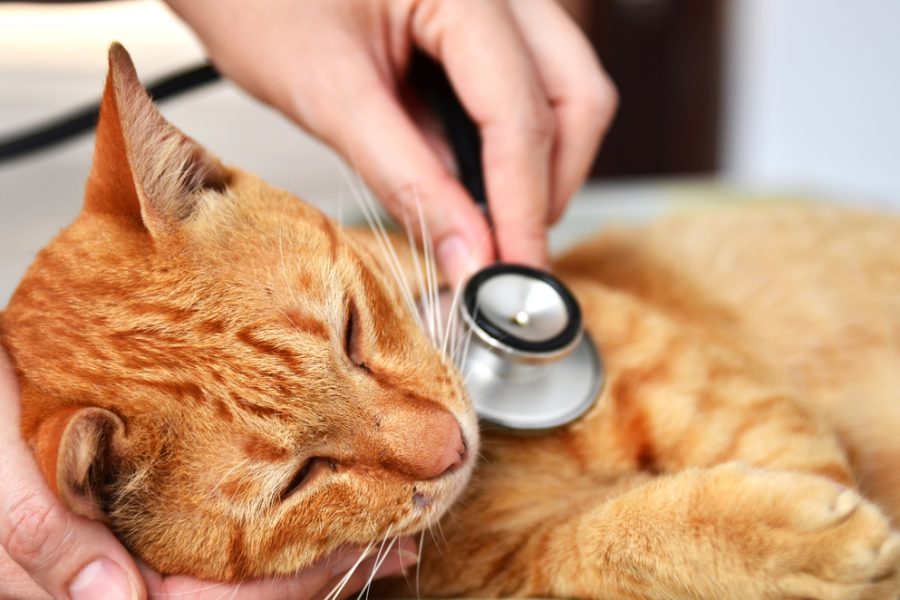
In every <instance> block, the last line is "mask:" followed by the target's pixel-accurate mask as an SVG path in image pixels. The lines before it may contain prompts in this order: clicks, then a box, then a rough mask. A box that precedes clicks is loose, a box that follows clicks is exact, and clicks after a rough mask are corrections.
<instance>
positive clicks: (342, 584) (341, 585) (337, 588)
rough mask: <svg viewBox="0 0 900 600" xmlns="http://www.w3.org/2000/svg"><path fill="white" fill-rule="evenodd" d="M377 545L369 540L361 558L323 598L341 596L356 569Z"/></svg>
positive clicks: (330, 599)
mask: <svg viewBox="0 0 900 600" xmlns="http://www.w3.org/2000/svg"><path fill="white" fill-rule="evenodd" d="M374 545H375V542H374V541H372V542H369V544H368V546H366V548H365V550H363V551H362V553H361V554H360V555H359V558H358V559H356V562H355V563H353V566H352V567H350V569H349V570H348V571H347V572H346V573H345V574H344V576H343V577H342V578H341V579H340V581H338V582H337V585H335V586H334V587H333V588H332V589H331V591H330V592H328V593H327V594H326V595H325V597H324V598H323V600H335V599H336V598H338V597H340V595H341V592H343V591H344V588H345V587H347V583H349V581H350V579H351V578H352V577H353V574H354V573H356V569H358V568H359V565H361V564H362V563H363V561H365V560H366V559H367V558H368V557H369V552H370V551H371V550H372V547H373V546H374Z"/></svg>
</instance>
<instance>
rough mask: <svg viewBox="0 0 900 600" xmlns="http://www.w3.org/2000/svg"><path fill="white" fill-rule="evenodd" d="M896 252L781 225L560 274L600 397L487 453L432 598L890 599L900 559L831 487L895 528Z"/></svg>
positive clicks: (572, 265)
mask: <svg viewBox="0 0 900 600" xmlns="http://www.w3.org/2000/svg"><path fill="white" fill-rule="evenodd" d="M897 240H900V220H898V219H897V218H891V217H885V216H875V215H863V214H857V213H854V212H851V211H846V210H841V209H834V208H826V207H808V206H807V207H804V206H794V207H780V208H776V207H771V206H770V207H765V208H744V209H727V210H726V209H721V210H713V211H706V212H705V213H697V214H691V215H685V216H682V217H678V218H673V219H668V220H666V221H664V222H661V223H658V224H656V225H651V226H648V227H643V228H640V229H634V230H627V231H613V232H607V233H605V234H601V235H600V236H598V237H597V239H596V240H595V241H593V242H589V243H587V244H584V245H582V246H580V247H578V248H577V249H575V250H574V251H573V252H571V253H570V254H568V255H567V256H565V257H563V258H562V259H561V260H559V261H558V262H557V263H556V265H555V272H556V273H557V275H558V276H560V277H561V278H562V279H564V280H565V281H566V282H567V283H568V284H569V285H570V286H571V288H572V290H573V292H574V293H575V294H576V295H577V296H578V298H579V300H580V302H581V304H582V308H583V311H584V315H585V325H586V329H587V330H588V331H589V332H590V333H591V334H592V336H593V337H594V339H595V340H597V341H598V343H599V346H600V348H601V352H602V354H603V357H604V362H605V365H606V369H607V373H608V375H609V379H608V381H607V383H606V387H605V389H604V391H603V393H602V394H601V397H600V401H599V402H598V404H597V406H596V407H595V408H594V409H593V410H592V411H591V412H590V413H589V414H588V415H587V416H586V417H585V418H584V419H582V420H581V421H580V422H578V423H576V424H574V425H572V426H569V427H567V428H565V429H563V430H562V431H559V432H557V433H553V434H550V435H545V436H540V437H524V438H523V437H515V436H509V435H505V434H501V433H496V434H491V433H487V434H485V435H484V436H483V441H482V453H483V455H484V461H483V463H482V464H481V465H480V466H479V468H478V470H477V471H476V474H475V476H474V479H473V481H472V483H471V484H470V487H469V490H468V492H467V494H465V495H464V496H463V498H462V499H461V500H460V502H459V503H457V504H456V505H455V506H454V507H453V508H451V510H450V514H449V515H448V516H447V517H446V518H445V519H444V520H443V521H442V527H441V529H442V531H441V532H440V533H436V534H435V535H436V539H437V543H433V544H430V545H429V546H428V550H427V551H426V553H425V560H424V563H423V567H422V573H421V582H422V587H423V589H424V591H425V593H426V594H428V593H432V594H433V593H438V592H443V593H448V592H449V593H452V594H456V595H478V594H485V593H488V594H492V595H493V594H499V595H515V596H523V595H555V596H573V597H585V596H598V597H601V598H697V597H702V598H783V597H786V598H794V597H798V598H799V597H802V598H807V597H809V598H856V597H884V598H895V597H896V596H897V582H896V578H894V579H891V577H893V574H894V573H895V572H896V569H897V560H898V546H897V539H896V537H895V536H894V534H892V533H891V530H890V528H889V526H888V524H887V523H886V521H885V520H884V519H883V518H882V517H881V516H880V515H879V514H878V512H877V511H876V510H875V509H873V508H872V507H870V506H867V505H866V504H865V503H862V504H859V500H860V499H859V498H858V497H857V496H856V495H855V494H853V493H851V492H847V491H843V490H842V488H841V487H839V486H837V485H833V484H832V483H831V482H841V483H845V484H849V485H854V486H856V485H858V486H859V487H860V488H861V489H863V490H864V493H865V495H866V496H867V497H868V498H869V499H872V500H875V501H877V502H878V503H879V504H880V506H881V507H882V508H883V509H884V510H885V511H886V512H887V513H888V514H889V515H890V516H891V517H892V518H893V522H894V523H897V522H898V519H900V498H898V496H897V494H898V492H900V481H898V473H897V470H898V466H900V438H898V436H897V431H898V428H900V252H897V251H896V244H897ZM800 473H806V474H812V475H813V476H807V475H801V474H800ZM854 482H855V483H854ZM854 536H858V538H857V539H853V538H854ZM426 539H427V538H426ZM884 577H887V580H886V581H882V584H883V586H884V587H883V589H882V592H881V593H882V594H883V595H881V596H879V595H878V593H876V592H873V591H872V589H870V588H868V587H867V586H868V581H869V580H871V581H878V580H882V578H884ZM597 590H602V591H601V592H599V593H598V592H597ZM892 594H893V595H892Z"/></svg>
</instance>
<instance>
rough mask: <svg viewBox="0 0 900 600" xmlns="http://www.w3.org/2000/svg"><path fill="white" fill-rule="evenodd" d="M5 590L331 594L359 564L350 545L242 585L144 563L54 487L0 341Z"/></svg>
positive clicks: (402, 557) (401, 554) (410, 551)
mask: <svg viewBox="0 0 900 600" xmlns="http://www.w3.org/2000/svg"><path fill="white" fill-rule="evenodd" d="M0 414H2V415H3V418H2V419H0V481H2V482H3V485H2V489H0V597H2V598H20V599H29V600H30V599H32V598H35V599H36V598H47V597H48V595H49V596H50V597H52V598H66V599H69V598H71V600H81V599H90V600H105V599H113V598H115V599H119V598H122V599H126V598H147V597H150V598H156V597H160V598H166V597H170V596H173V595H175V596H177V597H178V598H193V599H196V600H202V599H205V598H210V599H214V598H223V597H227V598H234V599H235V600H240V599H247V600H250V599H256V598H268V599H272V600H279V599H282V598H283V599H285V600H288V599H290V600H302V599H304V598H314V597H316V598H318V597H324V595H325V594H327V593H328V592H329V591H330V590H332V589H333V588H334V587H335V586H336V585H337V584H338V582H339V581H340V580H341V578H342V576H343V574H344V572H346V571H347V570H348V569H350V568H351V567H352V566H353V565H354V564H356V562H357V560H358V558H359V557H360V556H361V554H362V550H361V549H359V548H348V549H345V550H344V551H342V552H338V553H336V554H335V555H333V556H331V557H328V558H326V559H323V560H322V561H321V562H320V563H318V564H316V565H313V566H311V567H309V568H307V569H305V570H303V571H301V572H299V573H298V574H296V575H294V576H292V577H287V578H278V579H277V580H275V579H272V580H264V581H262V580H261V581H250V582H244V583H241V584H235V585H225V584H216V583H210V582H205V581H199V580H197V579H193V578H190V577H163V576H161V575H160V574H159V573H156V572H154V571H152V570H151V569H149V568H147V567H146V566H144V565H141V566H140V567H138V565H137V564H136V562H135V560H134V559H133V558H132V557H131V556H130V555H129V553H128V551H127V550H125V548H124V547H123V546H122V545H121V544H120V543H119V541H118V540H117V539H116V538H115V537H114V536H113V534H112V533H111V532H110V531H109V530H108V529H107V528H106V527H105V526H104V525H103V524H102V523H100V522H98V521H93V520H90V519H85V518H83V517H80V516H78V515H75V514H73V513H71V512H69V511H68V510H67V509H66V508H65V507H64V506H63V505H62V503H61V502H60V501H59V499H58V498H57V497H56V496H55V495H54V494H53V493H52V492H51V491H50V489H49V488H48V486H47V484H46V483H45V482H44V479H43V477H42V476H41V474H40V472H39V471H38V468H37V465H36V464H35V461H34V457H33V456H32V454H31V452H30V451H29V450H28V447H27V446H26V444H25V442H24V441H23V440H22V438H21V435H20V433H19V390H18V385H17V383H16V379H15V376H14V375H13V372H12V368H11V367H10V365H9V361H8V359H7V356H6V354H5V353H4V352H3V349H2V347H0ZM415 548H416V547H415V543H414V542H412V541H410V540H401V542H400V546H399V548H398V547H396V546H395V548H394V549H393V550H392V551H391V552H390V553H389V554H388V555H387V557H386V558H385V559H384V562H383V563H381V565H380V569H379V570H378V573H377V575H376V576H377V577H387V576H389V575H393V574H397V573H399V572H401V571H402V569H403V568H405V567H408V566H409V565H411V564H413V563H414V562H415V559H416V549H415ZM374 562H375V557H370V558H366V559H364V560H363V561H361V562H360V564H359V566H358V567H357V569H356V570H355V571H354V575H353V576H352V577H351V578H350V579H349V580H348V582H347V584H346V586H345V588H344V592H343V594H342V595H341V596H340V597H344V596H345V595H349V594H351V593H354V592H356V591H358V590H359V589H361V588H362V587H363V586H364V585H365V583H366V581H367V580H368V579H369V575H370V574H371V572H372V570H373V568H374Z"/></svg>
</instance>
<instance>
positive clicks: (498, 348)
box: [409, 52, 603, 432]
mask: <svg viewBox="0 0 900 600" xmlns="http://www.w3.org/2000/svg"><path fill="white" fill-rule="evenodd" d="M409 79H410V82H411V84H412V85H413V87H414V88H415V89H416V91H417V93H418V94H419V95H420V96H421V97H422V99H423V100H424V101H425V102H426V104H427V105H428V107H429V108H430V109H431V110H432V112H434V113H435V115H436V116H437V117H438V118H439V119H440V121H441V122H442V124H443V126H444V130H445V131H444V133H445V135H446V137H447V139H448V141H449V142H450V145H451V147H452V149H453V154H454V157H455V159H456V164H457V168H458V170H459V178H460V180H461V182H462V184H463V185H464V186H465V188H466V190H467V191H468V192H469V194H470V195H471V196H472V198H473V199H474V200H475V202H476V203H477V204H478V205H479V206H480V207H481V208H482V210H483V212H484V213H485V214H486V215H487V214H488V213H487V198H486V195H485V186H484V172H483V168H482V163H481V139H480V136H479V133H478V128H477V126H476V125H475V123H474V122H473V121H472V119H471V118H470V117H469V115H468V114H467V113H466V111H465V109H464V108H463V106H462V104H461V102H460V101H459V99H458V98H457V96H456V94H455V92H454V91H453V87H452V85H451V84H450V82H449V80H448V79H447V76H446V74H445V73H444V71H443V69H442V68H441V67H440V65H438V64H437V63H436V62H434V61H433V60H431V59H430V58H428V57H427V56H426V55H424V54H423V53H421V52H415V53H414V54H413V59H412V64H411V67H410V78H409ZM458 306H459V308H458V310H459V317H460V319H459V322H460V323H461V327H462V328H463V329H464V333H465V334H467V335H469V337H470V340H471V341H470V343H469V345H468V348H467V351H466V353H465V359H464V363H463V364H462V365H461V371H462V375H463V377H464V380H465V382H466V388H467V391H468V392H469V395H470V397H471V398H472V402H473V404H474V406H475V410H476V412H477V413H478V417H479V419H480V420H481V421H482V422H483V423H485V424H487V425H492V426H497V427H501V428H504V429H507V430H513V431H520V432H540V431H546V430H551V429H555V428H558V427H562V426H564V425H567V424H569V423H572V422H574V421H576V420H577V419H579V418H580V417H582V416H584V414H585V413H587V411H588V410H590V408H591V407H592V406H593V405H594V404H595V403H596V401H597V398H598V396H599V394H600V390H601V387H602V385H603V367H602V362H601V360H600V354H599V352H598V351H597V347H596V346H595V345H594V342H593V341H592V340H591V337H590V335H588V333H587V332H586V331H585V330H584V324H583V321H582V315H581V307H580V306H579V305H578V301H577V300H576V299H575V296H573V295H572V293H571V292H570V291H569V289H568V288H567V287H566V286H565V284H563V282H562V281H560V280H559V279H557V278H556V277H554V276H553V275H551V274H550V273H547V272H546V271H542V270H539V269H533V268H531V267H526V266H522V265H513V264H502V263H500V264H495V265H492V266H489V267H487V268H485V269H482V270H481V271H478V272H477V273H475V274H474V275H472V276H471V278H470V279H469V280H468V281H467V282H466V283H465V284H464V287H463V292H462V301H461V302H459V303H458Z"/></svg>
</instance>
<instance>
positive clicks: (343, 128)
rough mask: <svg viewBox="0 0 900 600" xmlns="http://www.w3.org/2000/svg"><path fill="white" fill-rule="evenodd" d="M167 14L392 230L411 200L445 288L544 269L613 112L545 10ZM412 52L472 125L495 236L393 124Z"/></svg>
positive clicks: (412, 4)
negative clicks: (505, 265)
mask: <svg viewBox="0 0 900 600" xmlns="http://www.w3.org/2000/svg"><path fill="white" fill-rule="evenodd" d="M167 1H168V3H169V5H170V6H172V8H173V9H174V10H175V11H176V12H177V13H178V14H179V15H180V16H181V17H182V18H183V19H184V20H185V21H186V22H187V23H188V24H190V25H191V26H192V27H193V28H194V30H195V31H196V32H197V34H198V35H199V36H200V38H201V40H202V41H203V42H204V44H205V45H206V47H207V50H208V51H209V54H210V56H211V58H212V60H213V62H214V63H215V64H216V66H217V67H219V69H220V70H221V71H222V72H223V73H225V74H226V75H228V76H229V77H230V78H231V79H233V80H234V81H236V82H237V83H238V84H240V85H241V86H242V87H244V88H245V89H246V90H248V91H249V92H250V93H252V94H254V95H255V96H257V97H258V98H260V99H261V100H263V101H264V102H266V103H268V104H270V105H272V106H274V107H276V108H278V109H279V110H281V111H282V112H283V113H284V114H285V115H287V116H288V117H289V118H291V119H293V120H294V121H295V122H297V123H298V124H300V125H302V126H303V127H305V128H306V129H308V130H309V131H311V132H312V133H314V134H315V135H317V136H318V137H320V138H321V139H323V140H324V141H326V142H328V143H329V144H330V145H332V146H333V147H334V148H336V149H337V150H338V151H339V152H340V153H341V154H342V155H343V156H344V157H345V158H346V159H347V160H348V161H349V162H350V163H351V164H352V165H353V166H354V167H355V168H356V169H358V170H359V172H360V173H361V174H362V176H363V178H364V179H365V181H366V183H367V184H368V185H369V186H370V187H371V188H372V190H373V191H374V192H375V194H376V196H378V197H379V198H380V199H381V201H382V202H383V203H384V204H385V206H386V207H387V209H388V210H389V211H390V212H391V213H392V214H393V215H394V216H395V217H397V218H399V219H400V220H401V221H402V220H403V219H404V217H405V216H407V215H410V214H411V215H415V214H416V212H415V211H416V208H415V206H414V205H413V202H415V201H416V200H418V201H419V202H420V205H421V210H422V212H423V216H424V219H425V221H426V223H427V225H428V227H429V230H430V234H431V237H432V239H433V240H434V242H435V248H436V254H437V258H438V262H439V264H440V266H441V268H442V270H443V272H444V274H445V275H447V277H448V278H449V279H450V280H451V281H459V280H460V279H461V278H462V277H463V276H464V275H465V274H466V273H467V272H469V271H471V270H473V269H476V268H479V267H481V266H483V265H485V264H487V263H489V262H491V261H493V260H494V259H496V258H499V259H501V260H504V261H508V262H519V263H526V264H530V265H534V266H538V267H547V265H548V251H547V239H546V230H547V226H548V224H550V223H553V222H554V221H556V220H557V219H558V218H559V216H560V215H561V214H562V212H563V209H564V208H565V206H566V204H567V203H568V201H569V199H570V197H571V196H572V194H573V193H574V192H575V191H576V190H577V188H578V187H579V186H580V185H581V184H582V183H583V181H584V178H585V176H586V174H587V171H588V169H589V167H590V164H591V162H592V160H593V157H594V154H595V152H596V149H597V146H598V145H599V142H600V139H601V137H602V135H603V133H604V132H605V130H606V128H607V126H608V125H609V122H610V120H611V118H612V115H613V112H614V110H615V106H616V92H615V89H614V87H613V86H612V84H611V82H610V81H609V78H608V77H607V76H606V74H605V73H604V72H603V70H602V68H601V67H600V64H599V62H598V61H597V59H596V57H595V56H594V53H593V51H592V50H591V48H590V45H589V44H588V42H587V40H586V39H585V38H584V36H583V35H582V34H581V32H580V31H579V29H578V28H577V26H576V25H575V24H574V23H573V22H571V21H570V20H569V18H568V16H567V15H566V14H565V12H564V11H563V10H562V9H561V8H560V7H559V6H558V5H557V4H556V3H555V2H554V1H553V0H515V1H512V0H492V1H485V0H454V1H453V2H446V1H441V0H268V1H267V2H264V3H248V2H244V1H243V0H167ZM413 46H417V47H420V48H421V49H423V50H424V51H425V52H427V53H428V54H430V55H431V56H432V57H433V58H435V59H436V60H437V61H438V62H440V63H441V64H442V65H443V66H444V69H445V70H446V71H447V74H448V77H449V78H450V80H451V82H452V84H453V86H454V88H455V90H456V92H457V94H458V95H459V97H460V100H461V101H462V103H463V105H464V106H465V108H466V110H467V112H468V113H469V114H470V115H471V116H472V118H473V119H474V120H475V122H476V123H477V124H478V126H479V129H480V132H481V137H482V141H483V163H484V167H485V171H486V173H485V178H486V187H487V196H488V203H489V205H490V211H491V217H492V220H493V224H494V227H495V232H494V235H492V234H491V232H490V230H489V228H488V224H487V222H486V220H485V218H484V216H483V215H482V214H481V213H480V212H479V211H478V209H477V208H476V206H475V205H474V203H473V202H472V200H471V199H470V198H469V197H468V196H467V194H466V193H465V191H464V190H463V188H462V187H461V186H460V184H459V183H458V182H457V181H456V180H455V178H454V177H453V176H452V175H451V171H450V170H449V169H448V168H447V166H446V161H445V160H442V158H443V157H444V156H445V155H446V153H445V152H442V151H441V149H440V144H439V143H437V144H436V143H435V136H434V135H433V134H432V133H431V132H430V131H429V130H428V128H427V127H424V126H421V125H420V124H418V123H417V122H416V118H417V117H416V116H414V115H412V114H411V113H410V112H409V111H408V110H407V107H406V104H405V102H404V99H403V98H404V88H403V76H404V74H405V71H406V69H407V67H408V65H409V60H410V56H411V50H412V48H413ZM411 205H412V208H411ZM495 244H496V248H495Z"/></svg>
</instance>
